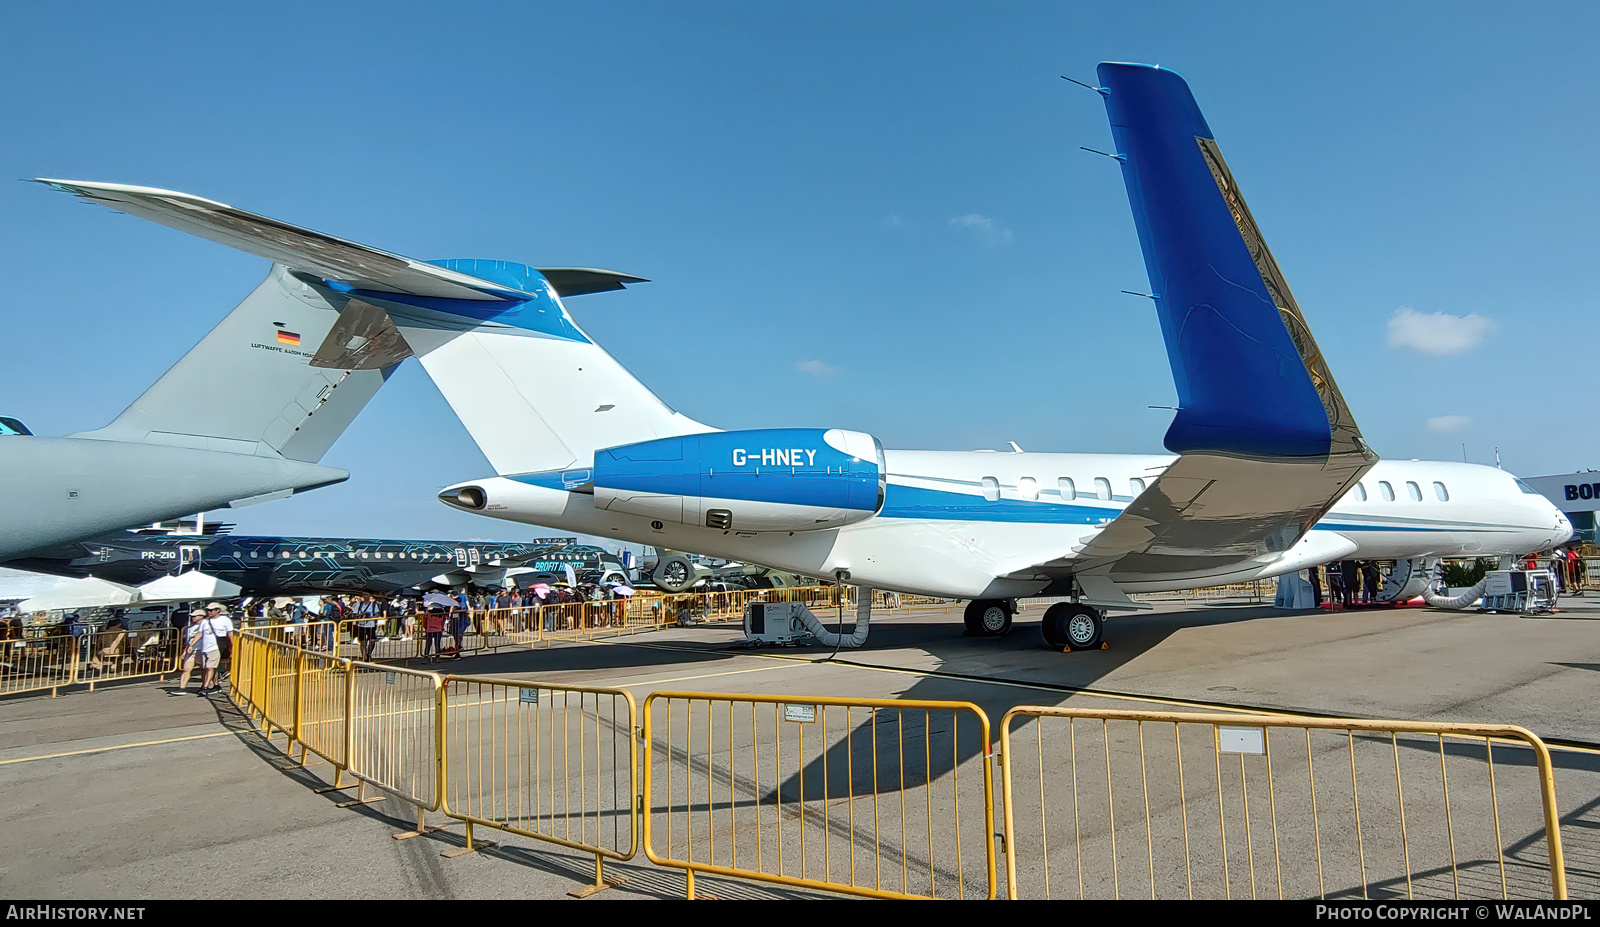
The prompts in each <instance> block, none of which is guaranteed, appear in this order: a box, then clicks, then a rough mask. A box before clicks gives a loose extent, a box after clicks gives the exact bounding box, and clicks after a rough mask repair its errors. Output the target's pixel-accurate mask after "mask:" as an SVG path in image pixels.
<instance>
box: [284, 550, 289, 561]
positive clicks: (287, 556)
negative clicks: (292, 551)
mask: <svg viewBox="0 0 1600 927" xmlns="http://www.w3.org/2000/svg"><path fill="white" fill-rule="evenodd" d="M283 559H285V560H288V559H289V552H288V551H284V552H283Z"/></svg>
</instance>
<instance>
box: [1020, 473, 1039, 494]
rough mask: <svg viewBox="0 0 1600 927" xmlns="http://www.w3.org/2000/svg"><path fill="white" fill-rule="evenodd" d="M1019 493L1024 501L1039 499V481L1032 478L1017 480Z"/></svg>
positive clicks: (1026, 477)
mask: <svg viewBox="0 0 1600 927" xmlns="http://www.w3.org/2000/svg"><path fill="white" fill-rule="evenodd" d="M1017 493H1018V494H1019V495H1021V496H1022V498H1024V499H1029V500H1032V499H1037V498H1039V481H1038V480H1036V479H1034V478H1033V477H1031V476H1025V477H1023V478H1022V479H1020V480H1017Z"/></svg>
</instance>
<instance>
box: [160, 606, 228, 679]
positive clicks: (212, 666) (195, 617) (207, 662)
mask: <svg viewBox="0 0 1600 927" xmlns="http://www.w3.org/2000/svg"><path fill="white" fill-rule="evenodd" d="M208 613H209V609H208V610H207V611H205V612H202V611H200V610H198V609H196V610H193V611H191V612H190V613H189V615H190V618H189V627H188V628H187V629H186V632H185V634H186V639H185V640H186V644H185V647H184V650H183V664H182V667H183V676H182V677H181V678H180V679H179V680H178V688H177V691H175V692H169V693H167V694H168V695H185V694H187V693H188V691H189V677H190V676H191V675H193V673H194V671H195V668H196V667H197V666H198V667H199V669H200V688H199V690H198V691H197V692H196V693H195V694H196V695H207V694H208V693H209V689H210V686H211V683H212V682H214V681H215V680H216V673H217V662H218V658H219V657H220V655H221V652H222V648H221V647H219V646H217V635H216V632H215V631H214V630H212V628H211V622H210V621H208V620H207V614H208Z"/></svg>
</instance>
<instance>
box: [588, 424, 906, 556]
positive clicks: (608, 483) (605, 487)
mask: <svg viewBox="0 0 1600 927" xmlns="http://www.w3.org/2000/svg"><path fill="white" fill-rule="evenodd" d="M593 477H594V504H595V506H596V507H598V508H602V509H606V510H608V511H612V512H624V513H627V514H629V515H639V516H642V517H645V518H650V519H655V520H659V521H663V522H671V523H673V524H681V525H699V526H704V527H707V528H719V529H722V530H724V531H812V530H816V529H820V528H836V527H838V526H840V525H848V524H851V523H853V522H858V521H864V520H865V519H868V518H871V517H872V516H873V515H874V514H876V513H877V511H878V510H879V509H880V508H882V507H883V492H884V486H885V483H886V479H887V477H886V472H885V469H884V463H883V446H882V445H881V444H879V443H878V440H877V439H876V438H874V437H872V436H871V435H867V434H862V433H861V432H859V431H841V430H839V429H837V428H834V429H827V430H825V429H821V428H771V429H759V430H753V431H719V432H711V433H709V434H698V435H685V436H683V437H678V438H657V439H656V440H654V441H641V442H640V443H638V444H626V445H622V446H621V447H613V448H607V449H605V450H601V451H596V452H595V455H594V474H593Z"/></svg>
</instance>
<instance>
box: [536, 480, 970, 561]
mask: <svg viewBox="0 0 1600 927" xmlns="http://www.w3.org/2000/svg"><path fill="white" fill-rule="evenodd" d="M982 482H983V497H984V498H985V499H988V500H989V501H990V502H999V501H1000V481H999V480H997V479H995V478H994V477H992V476H986V477H984V478H983V480H982ZM563 559H565V558H563Z"/></svg>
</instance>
